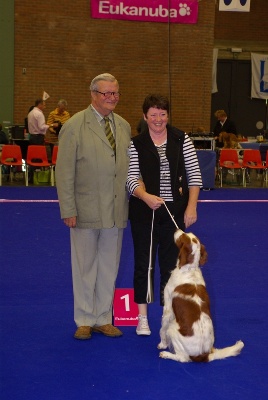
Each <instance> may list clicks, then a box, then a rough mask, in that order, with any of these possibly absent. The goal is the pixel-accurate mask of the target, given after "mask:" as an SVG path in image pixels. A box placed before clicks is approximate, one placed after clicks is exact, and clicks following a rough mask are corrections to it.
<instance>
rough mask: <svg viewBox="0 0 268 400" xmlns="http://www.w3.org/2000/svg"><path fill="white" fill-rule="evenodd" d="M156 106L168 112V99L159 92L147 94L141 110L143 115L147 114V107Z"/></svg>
mask: <svg viewBox="0 0 268 400" xmlns="http://www.w3.org/2000/svg"><path fill="white" fill-rule="evenodd" d="M151 107H152V108H158V109H160V110H166V111H167V113H168V114H169V101H168V98H167V97H166V96H162V95H161V94H149V95H148V96H146V97H145V99H144V102H143V105H142V111H143V114H144V115H147V112H148V110H149V108H151Z"/></svg>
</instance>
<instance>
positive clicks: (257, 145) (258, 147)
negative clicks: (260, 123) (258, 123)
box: [239, 142, 268, 161]
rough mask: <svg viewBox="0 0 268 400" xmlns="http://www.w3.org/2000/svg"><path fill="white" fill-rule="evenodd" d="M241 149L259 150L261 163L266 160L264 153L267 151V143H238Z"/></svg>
mask: <svg viewBox="0 0 268 400" xmlns="http://www.w3.org/2000/svg"><path fill="white" fill-rule="evenodd" d="M239 143H240V144H241V147H243V149H245V150H247V149H253V150H260V153H261V159H262V161H265V160H266V152H267V151H268V142H264V143H257V142H239Z"/></svg>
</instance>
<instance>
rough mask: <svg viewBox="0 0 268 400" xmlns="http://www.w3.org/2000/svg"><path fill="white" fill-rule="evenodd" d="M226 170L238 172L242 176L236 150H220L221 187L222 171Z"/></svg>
mask: <svg viewBox="0 0 268 400" xmlns="http://www.w3.org/2000/svg"><path fill="white" fill-rule="evenodd" d="M223 168H228V169H232V170H233V171H234V170H235V169H236V170H240V172H241V174H242V166H241V165H240V164H239V161H238V154H237V150H235V149H222V150H221V153H220V158H219V170H220V186H221V187H222V169H223Z"/></svg>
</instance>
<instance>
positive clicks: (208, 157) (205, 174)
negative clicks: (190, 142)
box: [196, 150, 216, 189]
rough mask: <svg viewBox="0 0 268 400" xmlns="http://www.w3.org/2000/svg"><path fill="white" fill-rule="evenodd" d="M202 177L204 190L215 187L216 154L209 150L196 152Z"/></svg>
mask: <svg viewBox="0 0 268 400" xmlns="http://www.w3.org/2000/svg"><path fill="white" fill-rule="evenodd" d="M196 154H197V158H198V161H199V166H200V170H201V175H202V181H203V189H213V188H214V187H215V168H216V152H215V151H209V150H196Z"/></svg>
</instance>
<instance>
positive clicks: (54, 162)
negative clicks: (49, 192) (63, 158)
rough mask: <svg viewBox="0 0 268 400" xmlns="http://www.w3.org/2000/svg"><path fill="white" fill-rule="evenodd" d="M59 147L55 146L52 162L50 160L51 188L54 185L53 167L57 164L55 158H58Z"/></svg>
mask: <svg viewBox="0 0 268 400" xmlns="http://www.w3.org/2000/svg"><path fill="white" fill-rule="evenodd" d="M58 150H59V146H57V145H55V146H54V147H53V151H52V160H51V164H52V166H51V186H54V185H55V166H56V163H57V156H58Z"/></svg>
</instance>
